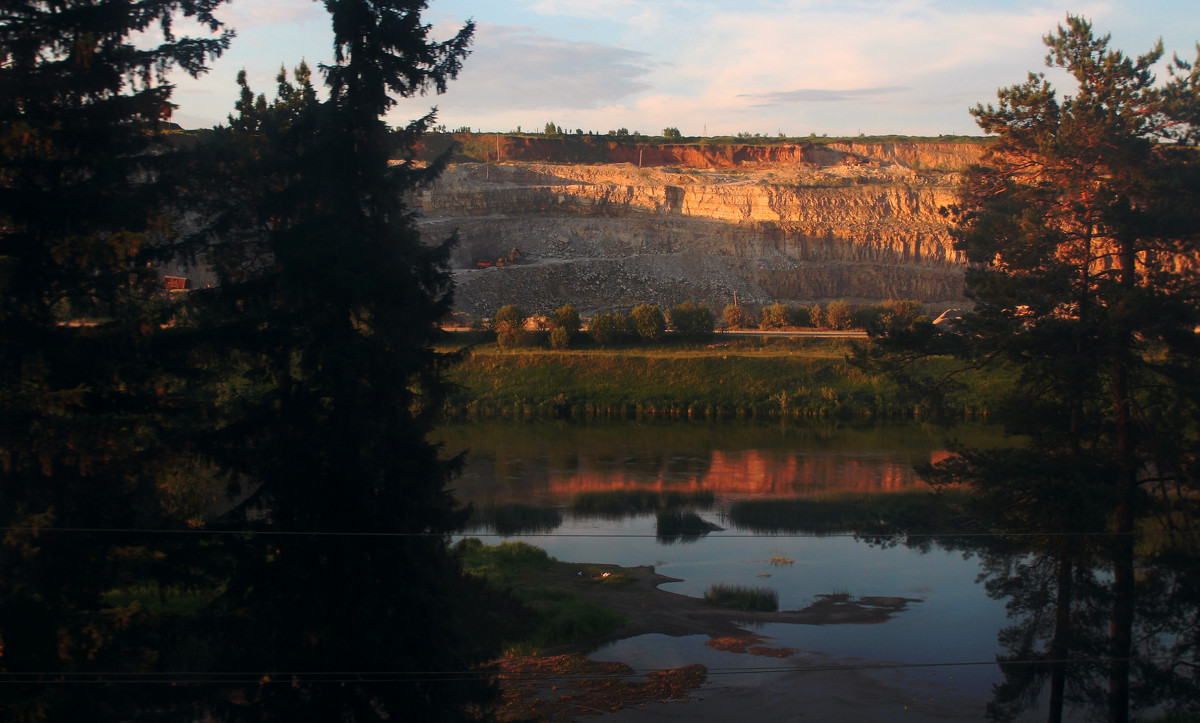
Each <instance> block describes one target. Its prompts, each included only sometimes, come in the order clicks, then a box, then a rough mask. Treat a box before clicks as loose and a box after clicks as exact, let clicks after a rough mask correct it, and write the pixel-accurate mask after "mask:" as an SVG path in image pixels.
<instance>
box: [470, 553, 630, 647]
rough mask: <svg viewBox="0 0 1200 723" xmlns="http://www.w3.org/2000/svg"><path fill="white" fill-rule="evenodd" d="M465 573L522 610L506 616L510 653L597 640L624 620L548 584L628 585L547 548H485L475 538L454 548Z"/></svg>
mask: <svg viewBox="0 0 1200 723" xmlns="http://www.w3.org/2000/svg"><path fill="white" fill-rule="evenodd" d="M453 550H454V553H455V554H456V555H457V556H458V558H459V560H460V561H461V562H462V566H463V570H464V571H465V572H466V573H467V574H469V575H472V576H474V577H477V578H481V579H483V580H485V581H486V583H487V584H488V585H489V586H491V587H492V588H493V589H494V590H495V591H496V592H498V593H501V594H502V595H510V596H512V598H514V599H515V600H516V601H518V602H519V604H520V606H521V608H522V609H521V610H517V611H514V612H513V614H511V615H509V616H507V617H506V619H505V620H504V621H503V622H504V624H505V630H504V644H505V647H506V648H507V649H508V650H509V651H510V652H519V653H529V652H535V651H539V650H544V649H546V648H553V647H557V646H563V645H572V644H577V643H585V642H590V641H596V640H599V639H602V638H604V637H607V636H608V635H610V634H612V632H613V631H614V630H616V629H617V627H619V626H620V625H621V623H622V622H623V620H622V618H621V616H620V615H618V614H616V613H614V612H612V611H611V610H609V609H607V608H604V607H602V606H600V605H597V604H596V603H593V602H590V601H588V600H586V599H584V598H582V597H580V596H579V595H576V594H573V593H571V592H569V591H567V590H564V589H563V588H562V586H561V584H559V585H550V584H547V581H550V580H553V579H556V578H557V579H562V578H564V577H566V578H572V577H575V576H578V577H579V578H581V579H587V580H594V581H595V582H594V584H597V585H617V586H619V585H624V584H627V583H628V580H627V579H625V578H624V577H622V576H621V575H620V574H619V573H617V574H612V573H609V574H605V573H604V572H595V570H594V568H595V566H592V565H586V564H576V563H563V562H559V561H558V560H555V559H554V558H553V557H550V556H549V555H547V554H546V551H545V550H542V549H541V548H538V547H534V546H532V545H529V544H526V543H524V542H504V543H501V544H499V545H485V544H483V543H482V542H480V541H479V540H478V539H475V538H467V539H465V540H462V541H460V542H459V543H458V544H457V545H455V546H454V548H453Z"/></svg>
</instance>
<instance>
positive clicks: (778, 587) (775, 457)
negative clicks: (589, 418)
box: [439, 421, 1177, 720]
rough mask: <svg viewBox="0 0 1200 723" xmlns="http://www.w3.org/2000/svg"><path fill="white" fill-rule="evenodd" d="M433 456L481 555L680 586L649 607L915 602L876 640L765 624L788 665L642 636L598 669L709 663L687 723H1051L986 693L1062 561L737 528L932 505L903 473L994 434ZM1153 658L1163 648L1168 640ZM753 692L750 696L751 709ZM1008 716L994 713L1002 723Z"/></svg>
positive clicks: (734, 427) (483, 439)
mask: <svg viewBox="0 0 1200 723" xmlns="http://www.w3.org/2000/svg"><path fill="white" fill-rule="evenodd" d="M439 438H440V439H441V440H443V441H444V442H445V450H446V452H447V453H458V452H465V454H466V456H465V460H464V461H465V464H464V468H463V472H462V474H461V476H460V477H459V478H458V479H457V480H456V481H455V483H454V487H455V488H456V494H457V495H458V496H459V498H460V499H461V500H463V501H464V502H470V503H472V504H473V505H474V506H475V508H476V509H477V510H478V512H479V515H478V519H477V522H476V524H475V526H474V527H473V528H471V529H469V530H467V531H466V534H469V535H475V536H481V537H483V539H484V540H485V541H488V542H493V543H494V542H497V541H499V539H519V540H524V541H526V542H529V543H530V544H534V545H537V546H539V547H542V548H544V549H545V550H546V551H547V552H548V553H549V554H551V555H553V556H554V557H557V558H558V559H560V560H564V561H572V562H592V563H610V564H618V565H623V566H636V565H653V566H654V567H655V569H656V570H657V571H658V572H659V573H661V574H663V575H666V576H669V577H672V578H677V579H678V580H679V581H678V582H671V583H666V584H664V585H663V586H662V589H664V590H669V591H672V592H676V593H680V594H683V595H687V596H691V597H697V598H699V597H703V595H704V593H705V591H706V590H707V589H708V588H709V587H710V586H712V585H714V584H718V583H725V584H733V585H744V586H750V587H767V588H770V589H772V590H774V591H775V592H776V593H777V594H778V599H779V609H780V610H797V609H801V608H805V607H806V606H808V605H810V604H812V603H813V602H814V601H816V600H817V599H819V597H820V596H831V595H832V596H845V597H849V598H851V599H862V598H867V597H874V596H878V597H884V598H907V599H909V600H911V601H912V602H910V603H909V604H908V605H907V606H906V607H905V608H904V609H902V610H901V611H899V612H897V613H896V614H894V615H892V616H891V617H890V619H887V620H886V621H884V622H879V623H875V624H849V623H844V624H828V625H808V624H805V625H798V624H786V623H770V624H767V625H764V626H762V627H761V628H760V629H756V630H753V631H752V632H754V633H756V634H758V635H762V636H764V637H765V638H767V639H768V642H766V643H764V644H765V645H769V646H773V647H778V648H791V649H795V651H797V653H796V654H795V655H791V656H788V657H785V658H783V659H772V658H763V657H756V656H753V655H745V654H738V653H733V652H726V651H722V650H715V649H713V648H712V647H709V646H708V645H706V643H707V642H708V638H707V637H706V636H700V635H696V636H685V637H680V638H671V637H668V636H665V635H646V636H638V637H635V638H630V639H627V640H622V641H618V642H615V643H612V644H609V645H607V646H605V647H603V648H601V649H599V650H596V651H594V652H593V653H592V655H591V657H593V658H594V659H598V660H614V661H621V662H626V663H629V664H631V665H633V666H634V667H635V669H638V670H643V669H645V670H650V669H661V668H667V667H677V666H680V665H686V664H690V663H703V664H705V665H706V666H708V668H709V676H710V677H709V680H710V683H709V684H708V686H706V688H705V692H706V694H705V703H704V705H702V706H698V707H696V708H694V709H689V713H688V717H689V718H691V719H696V720H704V719H706V717H707V719H712V720H720V719H721V718H722V717H723V716H727V715H729V714H731V713H732V712H734V711H739V712H745V711H746V710H747V706H750V708H751V709H754V710H756V711H757V712H758V714H759V715H760V716H768V717H769V716H779V715H784V717H787V711H788V710H790V708H789V706H794V705H796V704H797V701H798V699H797V700H792V698H794V697H796V696H801V695H802V696H803V699H804V701H805V705H807V706H810V707H809V708H808V710H811V711H816V712H819V711H822V710H824V711H825V713H824V714H823V715H824V716H825V717H826V718H828V717H830V716H832V717H833V718H834V719H836V718H837V717H839V716H843V715H849V714H848V713H847V711H849V710H858V711H859V714H861V715H863V716H865V717H867V718H870V717H873V716H876V715H882V714H885V713H890V712H907V713H910V714H912V715H910V717H913V715H915V716H916V717H917V718H918V719H920V717H921V716H922V715H924V716H928V717H930V719H939V718H945V717H947V716H949V717H964V716H965V717H968V718H982V717H984V715H985V712H986V711H987V709H988V705H989V703H991V704H993V706H994V711H993V712H997V716H998V717H1004V715H1009V716H1010V717H1014V718H1018V719H1024V718H1026V717H1031V719H1039V718H1045V717H1046V711H1045V709H1046V701H1045V700H1044V699H1045V698H1046V696H1045V695H1042V696H1041V697H1040V699H1037V696H1031V695H1030V692H1031V691H1032V690H1035V689H1037V688H1038V687H1040V684H1037V683H1036V681H1033V680H1027V681H1023V682H1021V683H1020V685H1018V686H1017V688H1018V690H1017V694H1016V695H1015V696H1014V695H1012V694H1006V695H1007V697H1003V696H1001V695H1000V694H999V693H998V692H997V691H1001V690H1006V689H1011V688H1012V684H1011V682H1010V683H1009V684H1008V685H1007V686H1006V685H1005V682H1006V680H1009V679H1010V678H1013V677H1014V676H1015V677H1016V678H1018V679H1020V678H1022V676H1021V675H1020V674H1019V673H1016V674H1015V673H1014V667H1013V666H1012V665H1009V666H1007V669H1005V668H1002V667H1001V666H1000V665H998V664H997V660H998V659H1000V658H1007V659H1020V658H1021V656H1022V655H1030V654H1032V648H1030V647H1029V645H1030V644H1031V643H1030V641H1034V642H1036V641H1037V640H1039V639H1043V638H1045V637H1046V636H1047V633H1046V630H1045V617H1046V616H1047V615H1050V616H1051V617H1053V616H1052V612H1051V613H1047V610H1049V609H1050V607H1052V600H1053V599H1055V598H1054V596H1053V595H1050V596H1049V598H1046V599H1047V600H1050V601H1051V602H1046V601H1045V600H1043V602H1042V603H1041V604H1040V607H1037V606H1031V605H1030V604H1028V600H1026V598H1027V597H1029V596H1031V595H1033V596H1036V594H1038V591H1042V592H1044V589H1045V588H1047V586H1048V585H1049V583H1047V579H1050V578H1053V575H1051V573H1050V572H1047V570H1052V569H1053V570H1061V569H1062V566H1061V565H1058V566H1057V567H1056V566H1055V562H1056V558H1053V557H1052V556H1049V557H1048V556H1047V555H1042V554H1040V553H1039V551H1038V550H1037V549H1036V548H1031V547H1029V546H1027V545H1020V546H1015V547H1014V546H1012V545H1006V544H1003V543H993V542H991V541H989V540H987V539H986V538H983V539H968V538H964V537H963V536H961V535H960V536H955V537H941V536H938V535H931V536H928V537H918V536H915V535H909V536H905V535H900V536H876V537H874V538H864V537H861V536H856V535H855V534H853V533H852V532H850V531H837V530H833V531H829V530H826V531H825V534H820V535H818V534H806V533H805V532H804V531H803V526H801V527H800V528H790V529H787V530H786V531H776V532H770V531H764V529H765V528H764V527H763V526H762V525H761V524H758V523H751V524H747V523H745V522H744V515H739V514H738V513H739V510H741V509H742V508H743V507H745V506H746V503H752V502H759V503H761V502H764V501H765V502H767V503H769V506H779V505H783V504H785V503H786V501H788V500H793V499H795V498H807V499H814V500H831V499H837V498H839V496H846V495H851V496H853V497H855V498H856V499H870V498H873V497H874V496H881V495H903V494H904V493H906V492H912V491H915V490H924V489H927V486H926V485H925V484H924V482H922V481H921V480H920V479H919V478H918V476H917V475H916V473H915V472H914V470H913V467H914V465H915V464H919V463H925V462H930V461H937V460H939V459H942V458H944V457H945V456H947V455H948V454H949V452H948V450H949V449H950V448H951V447H952V446H953V445H954V444H956V443H965V444H969V445H972V446H990V445H999V444H1005V443H1007V442H1006V441H1005V440H1003V439H1002V438H1001V436H1000V435H999V434H998V432H997V431H996V430H995V429H993V428H990V427H987V426H985V425H981V424H974V425H961V426H957V427H954V428H950V429H946V428H941V427H937V426H933V425H920V424H904V425H891V426H878V425H877V426H865V427H854V426H834V425H825V426H797V425H794V424H792V425H788V424H783V425H781V424H778V423H776V424H773V425H764V424H758V423H749V422H747V423H741V422H719V423H718V422H702V423H692V422H678V421H676V422H669V423H665V422H664V423H634V422H624V423H610V422H604V423H600V422H596V423H589V424H579V423H575V424H568V423H550V422H525V423H520V422H493V423H473V424H462V425H454V426H449V427H446V428H444V429H442V430H440V432H439ZM647 499H649V500H651V502H652V503H653V501H655V500H657V503H658V504H660V505H661V504H662V503H663V501H664V500H668V499H669V500H671V502H670V504H671V505H672V506H674V507H675V508H677V509H679V510H683V511H684V514H686V515H690V516H691V518H692V519H693V521H694V524H693V525H692V526H691V527H690V528H688V529H685V530H683V531H682V532H680V531H678V530H675V531H671V530H664V525H666V524H667V523H666V522H664V521H663V518H662V517H661V516H660V515H658V514H656V511H655V509H654V508H653V504H651V505H650V507H647V504H646V501H647ZM941 532H946V533H953V532H955V530H944V531H941ZM1070 570H1071V571H1072V574H1074V575H1076V576H1083V577H1084V578H1086V579H1082V580H1081V581H1080V582H1079V583H1077V584H1076V586H1075V588H1073V589H1074V590H1075V591H1076V593H1075V595H1076V599H1077V601H1078V603H1079V606H1081V607H1082V606H1090V608H1091V609H1099V607H1103V605H1104V604H1106V603H1103V602H1096V601H1094V600H1090V599H1089V600H1083V591H1085V590H1091V589H1092V588H1096V589H1099V588H1103V587H1104V584H1105V581H1106V580H1107V579H1108V572H1107V571H1106V569H1105V567H1104V565H1103V564H1097V565H1096V566H1095V567H1094V568H1093V567H1085V568H1083V569H1080V568H1070ZM1048 576H1049V578H1048ZM1053 579H1058V578H1053ZM1053 579H1052V580H1051V582H1052V581H1053ZM1088 584H1091V586H1092V587H1091V588H1089V587H1088ZM1023 585H1025V586H1028V587H1029V588H1030V589H1029V590H1025V589H1023V588H1022V586H1023ZM1050 587H1052V585H1050ZM1089 594H1090V593H1089ZM1043 597H1045V596H1043ZM1098 606H1099V607H1098ZM1032 607H1037V609H1036V610H1035V609H1032ZM1102 622H1103V620H1100V621H1099V622H1097V621H1095V620H1091V621H1089V624H1090V625H1091V626H1092V627H1102V625H1101V623H1102ZM1092 632H1094V631H1092ZM1089 634H1091V632H1089ZM1096 634H1097V635H1099V633H1096ZM1022 636H1024V637H1022ZM1176 637H1177V636H1176ZM1159 640H1160V642H1162V643H1163V644H1164V645H1167V646H1168V647H1170V646H1171V645H1175V644H1176V640H1175V638H1174V637H1170V636H1167V637H1160V638H1159ZM1034 647H1036V645H1035V646H1034ZM1092 653H1093V657H1096V658H1099V657H1102V656H1101V655H1100V653H1097V652H1096V651H1095V650H1092ZM1095 668H1096V666H1095V665H1091V667H1088V664H1081V665H1080V666H1078V669H1079V671H1081V674H1080V676H1078V677H1079V678H1080V679H1081V680H1082V681H1083V682H1082V683H1080V684H1079V685H1077V686H1075V687H1071V686H1070V685H1068V691H1074V692H1075V694H1076V696H1075V697H1076V698H1077V700H1076V705H1075V707H1074V708H1072V707H1070V706H1068V707H1067V709H1066V718H1067V719H1077V720H1089V719H1092V718H1094V716H1095V714H1096V706H1097V705H1098V703H1097V701H1096V699H1097V698H1100V697H1102V696H1101V695H1100V693H1098V692H1096V691H1095V690H1092V689H1091V688H1096V686H1095V685H1092V686H1091V688H1089V687H1088V685H1089V681H1091V682H1092V683H1094V680H1093V679H1095V678H1096V677H1097V676H1098V675H1099V674H1097V673H1096V672H1095ZM1024 677H1025V678H1030V679H1032V678H1038V677H1039V676H1038V675H1033V676H1024ZM1100 677H1102V676H1100ZM747 690H758V691H759V694H758V695H751V696H749V698H747V694H746V691H747ZM1002 697H1003V700H1002ZM1013 697H1015V698H1017V699H1018V701H1017V703H1012V702H1011V701H1010V700H1009V699H1010V698H1013ZM1068 700H1070V699H1069V698H1068ZM751 701H752V702H751ZM865 701H871V702H870V703H869V704H868V703H866V702H865ZM1005 701H1008V702H1007V703H1005ZM1101 702H1102V701H1101ZM1001 703H1003V704H1004V705H1006V706H1007V707H1003V706H1001V707H996V706H998V705H999V704H1001ZM860 705H861V706H866V708H861V709H860V708H858V707H856V706H860ZM1155 705H1156V703H1153V702H1152V703H1147V704H1144V705H1143V706H1142V707H1143V709H1144V710H1151V709H1153V708H1154V707H1155ZM822 706H824V707H822ZM706 711H707V712H706ZM739 714H740V713H739ZM656 715H664V714H661V713H660V714H656V713H655V712H654V711H652V710H643V711H641V712H639V713H631V712H624V713H621V714H615V715H614V716H612V719H613V720H642V719H645V720H657V719H658V717H656ZM639 716H640V717H639Z"/></svg>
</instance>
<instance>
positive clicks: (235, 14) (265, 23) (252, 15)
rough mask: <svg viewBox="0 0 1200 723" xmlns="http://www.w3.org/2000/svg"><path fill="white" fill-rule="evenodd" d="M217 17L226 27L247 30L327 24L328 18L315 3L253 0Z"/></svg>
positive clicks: (229, 9)
mask: <svg viewBox="0 0 1200 723" xmlns="http://www.w3.org/2000/svg"><path fill="white" fill-rule="evenodd" d="M218 16H219V17H220V18H221V19H222V20H224V21H225V22H226V23H227V24H228V25H230V26H232V27H235V28H241V29H244V30H249V29H251V28H260V27H270V28H274V29H276V30H278V28H279V26H281V25H291V24H303V23H320V24H322V25H328V24H329V16H328V14H327V13H326V12H325V10H324V9H323V8H321V7H320V6H319V5H317V4H316V3H311V2H308V3H305V2H296V1H295V0H254V2H243V3H235V4H233V5H230V6H229V8H228V9H226V10H222V11H221V12H220V13H218Z"/></svg>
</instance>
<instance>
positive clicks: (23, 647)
mask: <svg viewBox="0 0 1200 723" xmlns="http://www.w3.org/2000/svg"><path fill="white" fill-rule="evenodd" d="M223 1H224V0H143V1H142V2H139V3H136V4H131V3H111V2H98V1H97V0H60V1H58V2H44V1H35V0H25V1H19V2H6V3H4V4H3V7H2V8H0V416H2V419H0V473H2V474H3V478H2V480H3V481H2V483H0V511H2V513H3V520H4V522H3V524H5V525H6V526H7V527H8V531H7V532H6V534H5V537H4V540H3V544H2V545H0V645H2V646H3V648H2V654H0V670H3V671H4V672H5V673H8V674H10V675H13V676H14V680H15V682H11V681H10V682H7V684H6V685H5V686H4V688H3V690H2V691H0V715H2V716H3V717H4V718H5V719H6V720H39V719H56V720H109V719H117V718H119V719H128V718H129V717H130V716H133V715H138V714H139V713H140V712H145V711H146V710H148V709H153V708H154V707H155V706H156V705H157V703H156V697H157V696H156V694H157V693H158V692H160V691H163V690H164V688H163V687H162V686H156V687H155V686H151V687H150V688H149V689H147V690H138V691H137V693H132V692H131V690H130V689H129V688H122V687H121V686H111V685H103V684H100V683H103V682H105V681H107V682H109V683H111V678H110V677H107V676H106V674H110V673H113V672H120V673H145V672H153V671H155V670H157V669H158V667H159V666H160V665H161V664H162V662H163V661H162V659H161V657H160V655H159V651H158V649H157V648H156V647H155V645H154V643H153V641H152V638H151V637H150V636H151V633H152V630H154V629H155V628H156V627H157V626H158V623H159V621H157V620H155V616H154V615H152V614H151V613H149V612H148V611H147V610H146V609H145V608H144V607H143V606H141V605H140V604H139V603H137V602H133V601H124V602H122V601H120V600H119V599H117V598H114V597H112V595H111V594H110V593H112V592H113V591H117V590H120V589H121V588H128V587H129V586H130V585H132V584H135V583H138V582H148V583H149V584H150V585H151V586H153V585H154V584H156V581H157V582H161V584H163V585H168V584H170V583H171V581H172V578H173V575H172V574H171V573H170V572H169V568H166V567H164V565H163V562H164V559H165V558H164V552H163V550H162V549H161V548H156V547H155V546H154V543H153V542H151V541H148V539H147V538H146V537H144V536H136V535H128V536H126V535H118V534H114V533H105V532H95V533H88V532H81V531H86V530H111V529H129V528H139V527H162V526H166V525H171V524H173V521H171V520H168V519H166V515H165V513H164V510H163V506H162V505H161V504H160V502H159V499H158V496H157V495H158V491H157V484H156V479H155V473H156V471H158V470H159V469H161V468H162V467H163V465H164V464H166V462H165V461H164V454H163V451H164V445H163V444H162V441H161V438H160V433H161V430H162V429H163V425H164V420H165V419H167V418H168V417H169V416H170V409H169V407H170V405H169V404H167V403H166V397H168V396H169V394H168V390H167V389H166V384H167V382H166V379H165V377H164V374H163V369H162V368H161V366H159V364H158V359H157V358H156V356H157V353H158V350H159V343H160V341H159V340H160V333H159V332H160V331H161V324H162V322H163V321H164V319H165V317H164V316H163V309H162V305H161V304H160V303H159V298H158V297H159V294H158V288H159V285H160V284H159V279H158V278H157V274H156V271H155V267H154V266H153V262H154V261H155V260H156V259H157V258H158V257H159V254H160V253H161V251H162V250H163V246H162V245H161V244H159V243H158V242H160V241H162V240H163V239H164V238H165V237H166V235H167V232H168V226H169V223H168V215H167V213H166V203H167V199H168V197H169V195H170V191H169V189H167V188H166V186H165V184H164V183H162V182H161V176H160V174H161V171H162V168H163V164H165V163H166V162H167V161H168V158H169V155H170V154H169V153H167V152H165V149H164V146H163V139H162V133H161V131H162V130H163V124H164V121H165V120H166V119H167V118H169V117H170V114H171V109H172V106H171V104H170V102H169V98H170V93H171V85H170V84H169V83H168V82H167V73H168V72H169V71H170V70H172V69H174V68H181V69H183V70H184V71H185V72H187V73H189V74H191V75H193V76H194V75H197V74H199V73H200V72H202V71H203V70H204V69H205V62H206V61H207V60H208V59H209V58H212V57H215V56H216V55H218V54H219V53H220V52H221V51H222V50H223V49H224V48H225V47H226V46H227V45H228V43H229V39H230V37H231V33H229V32H225V33H219V31H220V28H221V24H220V23H219V22H218V21H217V19H216V18H214V17H213V14H212V13H213V11H214V9H215V8H216V7H217V6H218V5H220V4H221V2H223ZM181 18H186V19H190V20H192V21H196V22H199V23H200V24H201V25H202V26H206V27H207V30H208V31H210V34H209V36H208V37H200V38H192V37H180V36H178V35H176V33H175V29H174V24H175V22H176V21H178V20H179V19H181ZM201 29H202V30H203V28H201ZM156 30H157V31H158V32H159V33H160V34H161V37H162V41H161V42H160V43H159V44H158V45H157V46H154V47H150V48H146V47H135V38H137V37H138V36H139V34H140V33H142V32H143V31H152V32H153V31H156ZM72 530H74V531H72ZM106 594H109V595H107V596H106ZM64 680H71V681H85V682H82V683H77V684H64V683H63V681H64Z"/></svg>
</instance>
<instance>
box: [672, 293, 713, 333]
mask: <svg viewBox="0 0 1200 723" xmlns="http://www.w3.org/2000/svg"><path fill="white" fill-rule="evenodd" d="M670 313H671V326H673V327H675V331H676V333H678V334H679V335H680V336H683V337H687V338H690V339H700V338H703V337H706V336H708V335H710V334H712V332H713V326H714V322H713V315H712V312H711V311H709V310H708V307H707V306H705V305H704V304H694V303H692V302H690V301H685V302H683V303H682V304H680V305H678V306H673V307H671V312H670Z"/></svg>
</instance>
